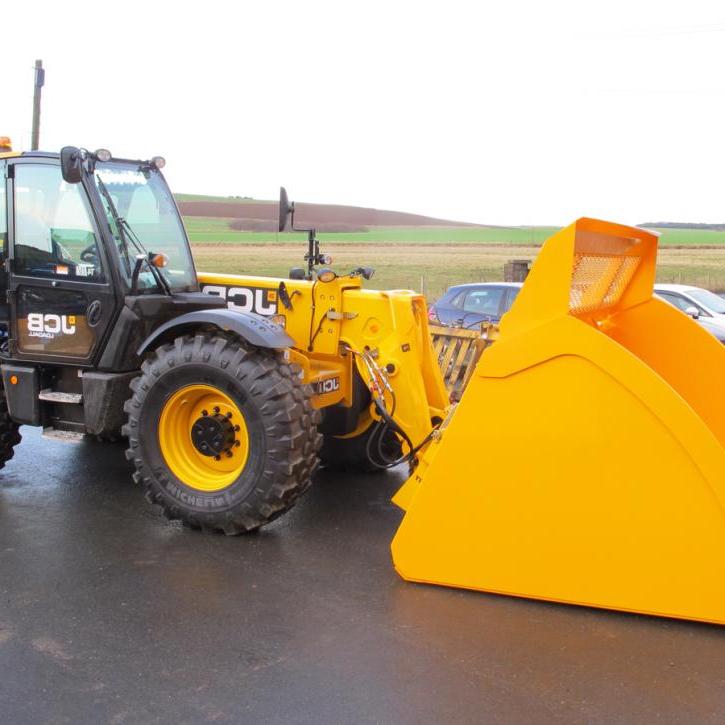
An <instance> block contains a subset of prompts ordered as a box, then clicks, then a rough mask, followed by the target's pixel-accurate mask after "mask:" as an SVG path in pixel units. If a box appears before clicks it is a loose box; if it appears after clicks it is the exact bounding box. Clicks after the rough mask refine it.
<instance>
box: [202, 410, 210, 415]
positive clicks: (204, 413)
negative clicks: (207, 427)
mask: <svg viewBox="0 0 725 725" xmlns="http://www.w3.org/2000/svg"><path fill="white" fill-rule="evenodd" d="M201 414H202V415H209V411H208V410H202V411H201Z"/></svg>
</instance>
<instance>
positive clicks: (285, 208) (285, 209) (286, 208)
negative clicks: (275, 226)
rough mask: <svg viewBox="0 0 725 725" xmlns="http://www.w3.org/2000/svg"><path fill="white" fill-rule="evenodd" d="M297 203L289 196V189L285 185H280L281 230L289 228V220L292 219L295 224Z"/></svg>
mask: <svg viewBox="0 0 725 725" xmlns="http://www.w3.org/2000/svg"><path fill="white" fill-rule="evenodd" d="M294 215H295V203H294V202H291V203H290V201H289V199H288V198H287V189H285V188H284V186H280V187H279V231H281V232H283V231H284V230H285V229H286V228H287V222H288V220H290V219H291V220H292V226H294Z"/></svg>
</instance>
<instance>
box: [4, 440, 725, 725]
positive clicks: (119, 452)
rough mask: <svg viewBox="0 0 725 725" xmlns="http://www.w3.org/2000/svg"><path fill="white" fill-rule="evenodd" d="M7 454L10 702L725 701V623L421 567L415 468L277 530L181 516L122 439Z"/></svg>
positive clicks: (538, 716)
mask: <svg viewBox="0 0 725 725" xmlns="http://www.w3.org/2000/svg"><path fill="white" fill-rule="evenodd" d="M24 435H25V440H24V441H23V443H22V444H21V446H20V447H19V448H18V449H17V453H16V457H15V458H14V459H13V461H11V462H10V464H8V466H7V467H6V468H5V469H4V470H3V471H2V473H0V551H1V552H2V559H1V562H2V563H1V567H2V568H1V570H0V713H2V714H1V715H0V717H1V719H2V722H7V723H39V722H62V723H64V722H68V723H86V722H87V723H100V722H109V723H110V722H112V723H138V722H144V723H146V722H149V723H155V722H159V723H167V722H169V723H171V722H174V723H181V722H265V723H286V722H294V723H347V722H356V723H357V722H363V723H368V722H371V723H372V722H379V723H429V722H430V723H432V722H446V723H454V722H461V723H486V722H499V723H518V722H537V723H539V722H583V721H586V722H664V723H670V722H671V723H675V722H713V723H714V722H722V721H723V718H725V628H719V627H715V626H709V625H702V624H692V623H687V622H674V621H666V620H659V619H654V618H647V617H640V616H636V615H625V614H617V613H608V612H600V611H594V610H586V609H580V608H575V607H567V606H563V605H554V604H545V603H537V602H528V601H523V600H515V599H510V598H505V597H497V596H492V595H485V594H477V593H473V592H463V591H454V590H446V589H442V588H437V587H427V586H419V585H413V584H406V583H404V582H402V581H401V580H399V579H398V578H397V576H396V574H395V572H394V571H393V569H392V566H391V563H390V558H389V553H388V543H389V541H390V539H391V537H392V535H393V532H394V531H395V528H396V526H397V524H398V521H399V520H400V516H401V514H400V513H399V512H398V510H397V509H396V508H395V507H394V506H392V505H391V504H390V503H389V498H390V495H391V494H392V493H393V492H394V490H395V489H396V487H397V485H398V484H399V483H400V481H401V480H402V474H397V475H396V474H395V473H392V474H382V475H379V476H369V477H355V476H340V475H332V474H326V473H324V472H322V473H320V474H318V476H317V479H316V484H315V486H313V488H312V489H311V491H310V493H309V494H308V495H307V497H306V498H305V500H304V501H303V502H302V503H301V504H300V505H299V506H298V507H297V508H296V509H295V510H294V511H293V512H292V513H291V514H290V515H288V516H287V517H285V518H283V519H282V520H281V521H279V522H277V523H275V524H274V525H272V526H271V527H269V528H268V529H267V530H266V531H264V532H262V533H260V534H258V535H254V536H247V537H237V538H226V537H224V536H221V535H220V536H209V535H204V534H200V533H197V532H193V531H189V530H185V529H183V528H182V527H180V526H177V525H173V524H169V523H167V522H166V521H165V520H164V519H163V518H162V517H161V516H160V515H158V514H157V513H156V512H155V511H154V510H152V509H151V508H150V507H149V506H148V505H147V504H146V502H145V500H144V498H143V495H142V493H141V491H140V489H138V488H137V487H136V486H135V485H134V484H133V483H132V482H131V479H130V475H129V470H128V468H127V464H126V462H125V460H124V457H123V449H122V447H121V446H116V445H101V444H98V443H94V442H88V443H82V444H78V445H73V444H63V443H58V442H54V441H46V440H44V439H42V438H41V437H40V434H39V432H38V431H37V430H32V429H24Z"/></svg>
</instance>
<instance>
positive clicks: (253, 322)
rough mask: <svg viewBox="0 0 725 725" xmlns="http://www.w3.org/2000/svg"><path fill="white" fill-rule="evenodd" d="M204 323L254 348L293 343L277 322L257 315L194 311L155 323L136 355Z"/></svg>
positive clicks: (277, 347) (230, 311)
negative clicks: (230, 334)
mask: <svg viewBox="0 0 725 725" xmlns="http://www.w3.org/2000/svg"><path fill="white" fill-rule="evenodd" d="M208 326H212V327H216V328H218V329H219V330H223V331H224V332H233V333H235V334H236V335H239V337H241V338H243V339H245V340H247V342H249V343H250V344H251V345H254V346H256V347H269V348H274V349H277V350H281V349H283V348H285V347H292V346H293V345H294V340H293V339H292V338H291V337H290V336H289V335H288V334H287V333H286V332H285V331H284V330H283V329H282V328H281V327H280V326H279V325H276V324H275V323H274V322H270V321H269V320H267V319H265V318H264V317H262V316H261V315H255V314H253V313H251V312H241V311H239V310H224V309H221V310H197V311H196V312H188V313H187V314H185V315H180V316H179V317H175V318H174V319H173V320H169V321H168V322H164V324H163V325H159V327H157V328H156V329H155V330H154V331H153V332H152V333H151V334H150V335H149V336H148V337H147V338H146V339H145V340H144V341H143V344H142V345H141V347H139V349H138V355H139V356H141V355H143V354H144V353H145V352H146V351H147V350H148V349H149V348H150V347H151V346H152V345H154V343H161V342H166V341H168V340H170V339H173V338H175V337H178V336H179V335H183V334H185V333H189V332H194V331H195V330H198V329H199V328H200V327H208Z"/></svg>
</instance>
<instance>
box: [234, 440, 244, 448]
mask: <svg viewBox="0 0 725 725" xmlns="http://www.w3.org/2000/svg"><path fill="white" fill-rule="evenodd" d="M241 445H242V444H241V443H240V442H239V441H234V447H235V448H239V446H241Z"/></svg>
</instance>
